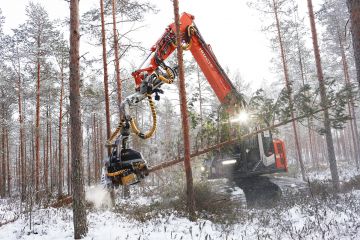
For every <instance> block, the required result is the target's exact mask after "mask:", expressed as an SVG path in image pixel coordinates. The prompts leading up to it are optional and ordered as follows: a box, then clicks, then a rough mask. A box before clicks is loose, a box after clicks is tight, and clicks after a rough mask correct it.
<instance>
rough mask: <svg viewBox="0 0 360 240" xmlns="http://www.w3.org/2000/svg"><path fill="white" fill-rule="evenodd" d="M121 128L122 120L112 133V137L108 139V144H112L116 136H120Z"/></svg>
mask: <svg viewBox="0 0 360 240" xmlns="http://www.w3.org/2000/svg"><path fill="white" fill-rule="evenodd" d="M121 128H122V122H121V121H120V123H119V125H118V126H117V128H116V129H115V131H114V132H113V133H112V134H111V136H110V138H109V139H108V140H107V141H106V145H107V146H111V145H112V144H113V141H114V140H115V138H116V137H117V136H119V134H120V131H121Z"/></svg>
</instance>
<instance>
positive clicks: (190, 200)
mask: <svg viewBox="0 0 360 240" xmlns="http://www.w3.org/2000/svg"><path fill="white" fill-rule="evenodd" d="M173 4H174V16H175V27H176V42H177V43H178V44H177V59H178V65H179V95H180V96H179V97H180V112H181V118H182V128H183V141H184V167H185V174H186V195H187V207H188V211H189V215H190V219H192V220H194V219H195V195H194V187H193V177H192V170H191V163H190V138H189V119H188V118H189V117H188V112H187V111H188V110H187V102H186V89H185V77H184V63H183V52H182V46H181V35H180V17H179V2H178V0H174V1H173Z"/></svg>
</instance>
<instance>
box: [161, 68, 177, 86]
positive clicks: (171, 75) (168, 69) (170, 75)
mask: <svg viewBox="0 0 360 240" xmlns="http://www.w3.org/2000/svg"><path fill="white" fill-rule="evenodd" d="M166 73H167V75H168V76H169V78H166V77H164V76H163V75H159V76H158V78H159V79H160V80H161V81H163V82H164V83H168V84H171V83H173V82H174V79H175V76H174V74H173V72H172V71H171V70H170V68H169V67H167V68H166Z"/></svg>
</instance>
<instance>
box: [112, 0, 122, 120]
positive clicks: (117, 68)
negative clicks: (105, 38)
mask: <svg viewBox="0 0 360 240" xmlns="http://www.w3.org/2000/svg"><path fill="white" fill-rule="evenodd" d="M112 16H113V34H114V54H115V73H116V86H117V102H118V106H119V114H120V104H121V90H122V88H121V79H120V61H119V39H118V34H117V29H116V1H115V0H112Z"/></svg>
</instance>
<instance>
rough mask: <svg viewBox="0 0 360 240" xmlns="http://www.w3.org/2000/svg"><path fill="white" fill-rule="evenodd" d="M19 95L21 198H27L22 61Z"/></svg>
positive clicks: (18, 84)
mask: <svg viewBox="0 0 360 240" xmlns="http://www.w3.org/2000/svg"><path fill="white" fill-rule="evenodd" d="M17 87H18V92H17V95H18V96H17V97H18V111H19V125H20V128H19V156H20V161H19V164H20V169H21V170H20V171H21V200H22V201H24V200H25V196H26V166H25V154H24V120H23V111H22V84H21V73H20V61H18V81H17Z"/></svg>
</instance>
